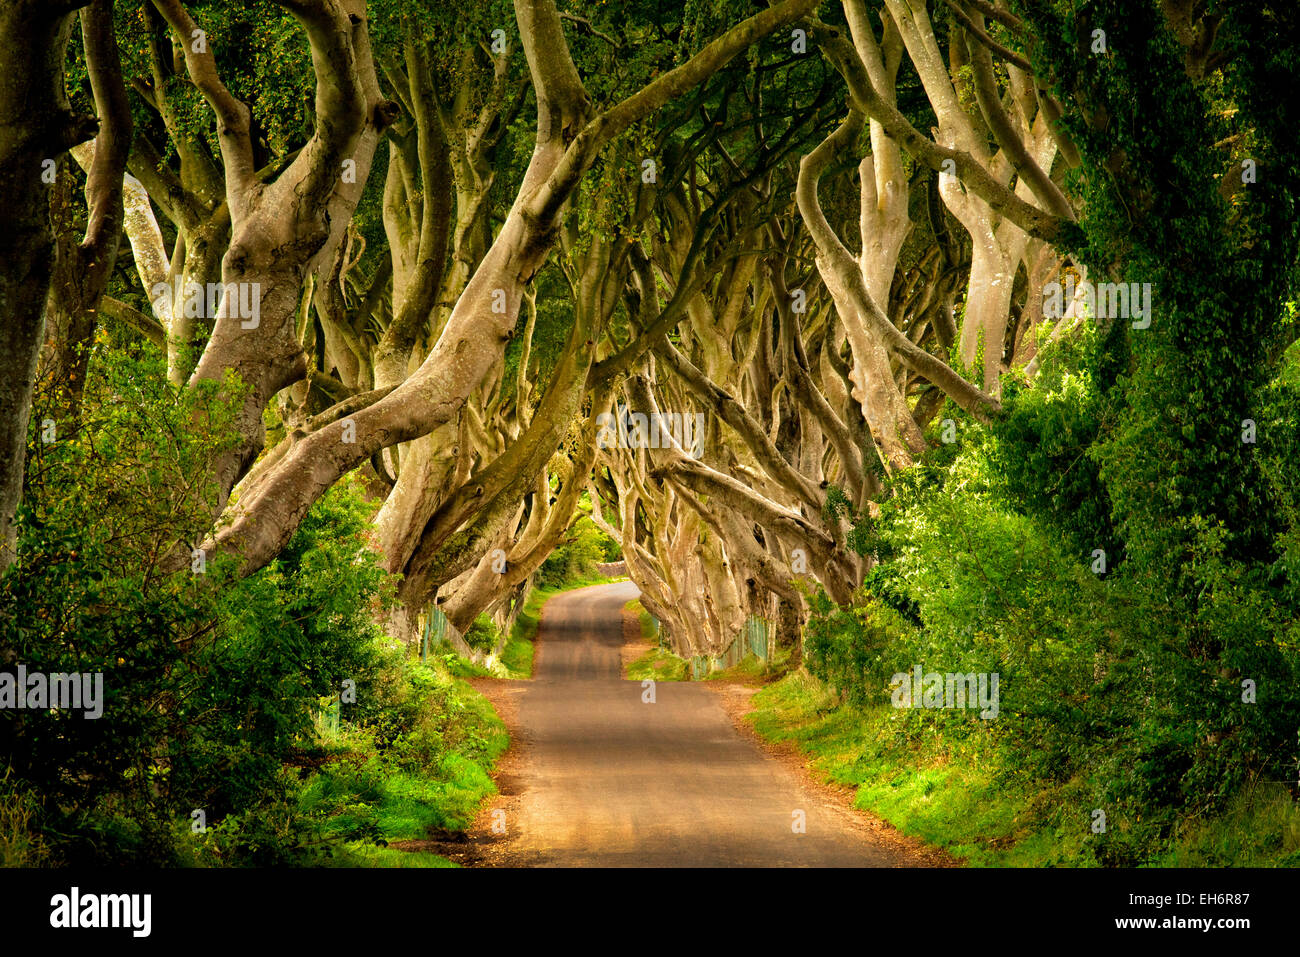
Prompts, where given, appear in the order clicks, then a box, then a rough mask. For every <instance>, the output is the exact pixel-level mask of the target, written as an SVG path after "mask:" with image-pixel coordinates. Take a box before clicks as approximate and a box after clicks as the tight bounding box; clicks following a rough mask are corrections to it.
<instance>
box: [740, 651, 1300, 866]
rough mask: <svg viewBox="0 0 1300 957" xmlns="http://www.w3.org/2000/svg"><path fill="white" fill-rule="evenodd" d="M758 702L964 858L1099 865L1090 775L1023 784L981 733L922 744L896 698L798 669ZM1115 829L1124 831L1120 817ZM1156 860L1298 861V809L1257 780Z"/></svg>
mask: <svg viewBox="0 0 1300 957" xmlns="http://www.w3.org/2000/svg"><path fill="white" fill-rule="evenodd" d="M733 670H734V669H733ZM753 703H754V711H753V712H752V713H751V714H750V715H749V716H748V720H750V721H752V722H753V723H754V726H755V728H756V729H757V730H758V732H759V733H760V734H761V735H763V736H764V737H765V738H767V739H769V740H772V741H791V742H794V743H795V744H796V745H797V746H798V747H799V748H800V749H801V750H802V751H803V752H804V753H805V754H806V755H807V756H808V758H809V764H810V765H811V766H812V767H813V768H814V769H815V770H817V771H819V772H821V773H822V774H824V775H825V776H826V778H827V779H828V780H832V781H835V782H837V783H840V784H844V785H849V786H852V787H854V788H856V797H855V804H856V805H857V807H859V808H862V809H864V810H868V811H870V812H872V813H873V814H875V815H877V816H878V817H881V818H883V819H884V820H886V821H888V822H889V823H890V824H892V825H894V826H895V827H897V828H898V829H899V830H900V831H902V832H903V833H905V834H910V835H912V836H914V837H918V838H920V839H921V840H923V841H926V842H927V843H930V844H933V845H937V846H940V847H943V848H946V849H947V850H948V851H949V852H950V853H952V854H953V855H954V856H956V857H959V858H962V859H963V860H964V861H965V862H966V863H967V864H968V865H973V866H980V867H1045V866H1066V867H1078V866H1085V867H1086V866H1095V865H1096V858H1095V856H1094V854H1093V847H1094V845H1093V844H1092V843H1091V842H1092V840H1093V835H1092V834H1091V831H1090V828H1089V826H1088V822H1089V820H1090V818H1089V813H1090V805H1091V803H1092V802H1091V801H1089V800H1088V799H1087V793H1088V791H1087V788H1086V786H1085V783H1084V782H1083V781H1081V780H1072V781H1067V782H1065V783H1060V784H1053V783H1047V784H1042V783H1024V782H1019V783H1017V781H1015V780H1013V779H1011V777H1010V776H1009V775H1007V774H1005V773H1003V771H1004V770H1005V769H1004V766H1003V764H1002V759H1001V756H1000V754H999V752H998V750H997V747H996V742H995V740H994V739H993V737H992V735H991V734H990V733H988V732H986V731H984V730H982V729H980V730H976V731H975V732H974V733H971V732H969V731H967V732H966V733H964V734H954V733H951V732H945V730H944V729H943V727H942V726H940V725H938V724H936V726H935V728H934V731H933V733H926V734H924V735H923V736H922V737H921V739H920V740H917V739H916V738H915V737H913V736H905V735H903V734H902V733H901V730H900V729H901V723H900V721H899V718H900V716H899V715H898V714H897V712H895V711H894V709H893V708H891V707H890V706H889V705H880V706H874V707H870V708H865V709H860V708H854V707H850V706H848V705H844V704H841V703H839V701H838V699H837V698H836V696H835V695H833V694H832V693H831V692H830V691H829V690H828V689H827V688H826V687H825V686H824V685H823V684H822V683H821V682H819V681H817V679H815V678H813V677H811V676H810V675H808V673H807V672H805V671H802V670H800V671H795V672H792V673H790V674H788V675H786V676H785V677H783V678H781V679H780V680H779V681H776V682H774V683H772V684H770V685H768V686H767V687H766V688H764V689H763V690H762V691H760V692H758V693H757V694H756V695H755V696H754V699H753ZM1112 826H1113V827H1114V828H1116V829H1118V831H1119V832H1120V833H1121V834H1122V833H1123V832H1124V831H1126V830H1127V824H1126V822H1124V821H1116V822H1112ZM1151 863H1152V864H1153V865H1154V866H1170V867H1225V866H1234V867H1269V866H1282V867H1295V866H1300V808H1298V807H1297V805H1296V803H1295V802H1294V801H1293V800H1292V799H1291V796H1290V794H1289V793H1288V792H1287V790H1286V789H1285V788H1284V787H1282V786H1280V785H1260V786H1258V787H1256V788H1255V789H1253V790H1250V791H1247V792H1244V793H1243V794H1241V795H1239V796H1238V797H1237V799H1236V800H1235V801H1234V802H1233V804H1232V805H1231V806H1230V807H1229V808H1228V809H1227V811H1225V813H1224V814H1222V815H1219V816H1216V817H1213V818H1204V817H1202V818H1192V819H1189V821H1188V822H1187V824H1185V825H1184V828H1183V831H1182V833H1180V834H1177V835H1173V836H1172V837H1171V840H1170V849H1169V851H1168V852H1167V853H1166V854H1165V855H1164V856H1163V857H1161V858H1159V859H1157V860H1155V861H1152V862H1151Z"/></svg>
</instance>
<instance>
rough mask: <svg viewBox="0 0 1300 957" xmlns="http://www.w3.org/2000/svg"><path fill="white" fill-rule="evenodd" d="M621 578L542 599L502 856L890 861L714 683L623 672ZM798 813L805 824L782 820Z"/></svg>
mask: <svg viewBox="0 0 1300 957" xmlns="http://www.w3.org/2000/svg"><path fill="white" fill-rule="evenodd" d="M637 594H638V592H637V589H636V586H635V585H633V584H630V583H618V584H613V585H598V586H595V587H592V588H584V589H580V590H578V591H572V592H565V593H563V594H560V595H557V596H555V597H554V598H552V599H551V600H550V601H549V602H548V603H547V605H546V610H545V615H544V617H543V622H542V626H541V628H540V630H539V632H538V642H537V660H536V667H535V672H534V675H535V676H534V678H533V680H532V681H531V682H529V683H528V687H527V690H526V691H524V692H523V694H522V696H521V698H520V699H519V707H518V722H519V725H520V730H521V731H522V735H523V738H524V740H525V742H526V744H525V746H524V750H523V753H522V755H521V759H520V762H519V767H518V771H517V775H516V787H517V789H518V802H517V808H516V810H515V811H514V817H515V818H516V819H515V820H513V821H510V822H509V837H508V838H507V839H506V841H505V842H504V843H505V844H506V845H507V847H508V852H507V856H506V859H507V860H508V861H509V862H510V863H512V864H516V865H521V866H529V865H543V866H545V865H552V866H579V865H583V866H607V867H609V866H613V867H618V866H630V867H672V866H693V867H709V866H750V867H762V866H773V867H776V866H826V867H853V866H878V867H879V866H883V867H890V866H900V865H905V864H907V863H909V861H907V860H906V859H905V858H904V855H902V854H900V853H899V852H898V851H897V850H895V849H894V848H892V847H888V846H884V845H881V844H878V843H876V842H875V841H873V840H872V838H871V835H870V834H869V833H864V832H863V830H862V829H861V828H860V827H855V825H854V822H853V821H852V820H850V819H849V818H850V817H851V812H849V811H846V810H845V809H843V808H841V807H838V806H835V805H833V804H831V803H828V802H827V801H826V799H825V798H824V797H818V796H816V795H815V794H812V793H809V791H808V790H807V789H805V788H804V787H803V786H802V785H801V784H800V782H799V780H798V778H797V776H796V775H795V774H794V773H793V772H792V771H791V770H789V769H788V768H786V767H785V766H784V765H783V764H782V763H781V762H780V761H778V760H777V759H775V758H772V757H770V756H768V755H766V754H764V753H763V752H762V751H761V750H760V749H759V747H758V746H757V745H756V744H755V743H754V742H753V741H751V740H749V739H748V738H746V737H744V736H742V735H741V734H740V733H739V732H738V731H737V730H736V728H735V727H734V726H733V724H732V722H731V719H730V718H729V717H728V716H727V714H726V712H725V711H724V710H723V709H722V707H721V705H720V704H719V702H718V700H717V697H716V694H715V692H714V691H713V690H712V689H710V688H708V687H706V686H704V685H701V684H698V683H691V682H659V683H658V684H657V685H656V686H655V689H654V690H655V702H654V703H653V704H650V703H645V702H643V700H642V697H643V691H642V685H641V683H640V682H639V681H624V680H622V678H621V670H622V669H621V661H620V651H619V649H620V646H621V645H622V643H623V627H622V617H621V610H622V606H623V605H624V604H625V603H626V602H628V601H630V600H631V599H633V598H635V597H637ZM796 812H802V815H803V817H804V819H805V821H806V832H805V833H796V831H795V827H794V823H795V821H796V820H797V819H798V817H799V815H797V814H796Z"/></svg>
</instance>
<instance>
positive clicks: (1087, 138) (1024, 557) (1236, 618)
mask: <svg viewBox="0 0 1300 957" xmlns="http://www.w3.org/2000/svg"><path fill="white" fill-rule="evenodd" d="M1288 6H1289V4H1287V3H1283V2H1273V0H1209V2H1200V0H1140V2H1134V0H942V2H928V3H927V2H925V0H821V2H817V0H774V2H771V3H766V2H752V0H700V2H695V0H692V2H684V0H656V2H653V3H637V4H622V3H617V2H613V0H559V2H557V0H514V2H513V3H509V2H506V0H476V2H472V3H469V2H467V3H442V2H437V0H432V2H430V0H400V2H399V0H371V2H369V3H366V2H364V0H245V2H239V3H217V2H208V0H191V2H184V3H183V2H181V0H152V2H145V0H10V2H7V3H5V4H4V5H3V8H2V9H0V47H2V49H3V61H4V63H5V64H6V66H7V69H6V71H5V76H4V77H3V78H0V223H2V225H3V231H2V233H0V330H2V331H0V573H2V577H0V665H3V666H4V667H5V668H6V669H7V670H8V672H13V671H14V669H15V668H16V667H17V666H18V665H19V664H22V665H23V666H24V667H26V668H28V669H31V670H39V671H42V672H45V673H71V672H86V673H89V672H96V673H102V674H103V675H104V692H103V708H104V715H103V717H102V718H101V719H100V720H96V721H83V720H81V718H80V717H79V716H74V715H70V714H67V713H59V712H47V713H38V712H36V711H32V710H27V711H23V710H10V711H6V712H5V713H3V714H2V715H0V760H2V761H3V763H4V766H3V768H0V803H4V804H5V805H6V806H7V807H8V808H9V810H8V811H7V812H5V814H4V815H0V848H3V849H7V850H6V851H5V853H6V854H7V855H8V856H9V860H10V861H12V862H19V863H22V862H33V861H35V862H40V861H45V860H52V861H68V860H71V861H76V860H125V859H139V860H147V861H155V862H157V861H162V862H177V861H193V860H197V859H198V858H193V857H187V856H186V855H187V854H190V853H191V852H189V851H186V850H185V846H186V842H187V841H189V840H191V838H193V836H194V832H193V831H192V829H191V827H190V823H191V816H192V814H193V813H197V812H195V811H194V809H205V811H204V819H205V820H206V821H207V822H208V823H209V824H212V825H216V824H218V823H221V824H222V826H223V827H225V828H226V829H227V830H226V833H227V834H228V837H227V838H226V840H225V843H224V844H221V843H220V842H218V844H219V846H218V847H217V849H216V850H212V849H211V848H209V851H210V854H209V857H208V858H202V859H203V860H211V861H214V862H217V863H229V862H240V861H244V860H252V861H262V862H265V861H266V860H274V859H275V858H274V856H273V855H272V856H270V857H268V856H267V855H268V853H269V852H266V848H268V847H275V846H278V845H277V843H276V842H277V841H279V840H281V838H283V834H284V833H286V832H287V830H292V829H293V827H296V826H297V825H296V824H294V823H293V821H292V820H290V819H294V820H296V818H295V814H296V813H297V812H296V811H294V810H293V809H294V808H298V807H300V806H301V795H300V794H298V795H296V796H295V794H296V792H294V788H295V787H297V786H298V785H296V784H295V783H294V782H295V781H296V780H297V778H295V776H294V773H293V768H292V765H293V756H294V755H295V754H297V753H298V752H299V750H300V746H301V741H302V740H303V738H304V735H307V734H308V732H309V730H310V728H311V727H312V722H313V721H314V720H316V717H315V715H316V709H317V706H318V703H319V700H320V698H321V697H322V696H326V695H330V694H335V693H337V690H338V688H339V687H340V685H341V684H348V683H350V687H352V688H353V690H354V691H355V697H354V698H352V699H351V700H349V699H348V698H346V697H345V698H344V699H343V700H344V701H345V702H347V703H345V704H344V705H343V708H344V715H345V718H346V719H347V720H351V721H355V722H359V723H363V724H366V723H368V724H369V725H370V726H371V727H373V728H377V729H379V730H378V731H376V734H377V735H378V736H379V739H380V740H383V737H384V735H385V734H389V733H390V731H391V733H392V735H394V736H400V735H399V732H400V734H406V735H407V736H408V737H409V728H407V727H406V725H403V724H402V722H406V723H407V724H408V725H409V724H410V722H412V721H415V720H416V719H415V718H413V717H411V715H413V714H414V713H415V711H416V710H418V709H424V711H422V712H421V713H425V711H427V710H428V708H429V707H432V709H433V711H435V712H437V711H438V709H439V708H440V707H441V708H442V710H443V711H444V712H446V711H448V710H449V709H451V710H454V704H455V703H454V702H452V701H446V702H443V703H442V704H441V705H440V704H439V701H440V700H441V699H439V698H438V695H440V694H447V693H448V692H445V689H443V687H442V686H441V685H438V686H437V687H425V686H423V685H421V684H420V683H419V682H418V681H416V680H415V679H412V678H410V677H409V676H408V677H407V678H404V679H403V682H405V683H402V682H397V683H395V680H394V679H392V677H391V676H392V674H394V672H393V670H392V667H391V666H392V660H391V659H393V658H394V656H396V657H402V656H405V657H408V658H409V657H411V656H412V655H416V656H418V654H419V650H418V649H419V646H420V645H421V640H422V639H421V635H422V632H423V631H424V630H425V629H427V626H428V621H429V617H430V615H431V610H432V609H434V608H437V609H438V613H439V614H440V615H441V616H442V617H443V618H445V621H446V622H447V623H448V625H449V626H450V627H452V628H454V629H456V630H457V631H458V632H460V633H466V634H468V633H471V632H472V631H473V629H474V628H475V627H476V623H481V622H483V621H485V620H490V621H491V622H493V623H494V627H496V628H498V629H501V630H503V631H504V630H508V629H509V627H510V625H511V623H512V622H513V621H514V619H515V618H516V617H517V616H518V614H519V612H520V609H521V607H522V606H523V604H524V600H525V598H526V597H527V595H528V592H529V589H530V588H532V587H533V586H534V585H535V584H537V582H538V576H539V575H545V574H546V571H547V569H548V567H550V568H551V569H552V570H553V569H554V567H555V563H556V562H557V555H562V554H564V550H565V549H569V550H570V551H572V550H573V549H575V548H586V549H587V550H588V551H589V552H592V553H593V557H594V558H596V559H598V560H606V559H615V558H621V559H622V560H623V561H624V562H625V563H626V569H627V574H628V576H629V577H630V578H631V579H632V581H633V582H635V584H636V585H637V586H638V587H639V589H640V591H641V593H642V597H641V602H642V604H643V605H644V607H645V609H646V610H647V611H648V612H649V613H651V614H652V615H653V616H654V617H655V618H657V619H658V621H659V622H660V627H661V629H662V634H663V636H664V640H665V642H666V643H667V644H668V645H669V646H670V648H671V649H672V651H673V652H675V653H676V654H677V655H680V656H681V657H683V658H701V657H703V658H709V659H714V658H717V657H719V656H722V655H724V654H725V653H726V652H727V650H728V649H729V648H730V647H731V645H732V643H733V642H734V641H736V640H737V637H738V636H739V635H741V634H742V633H743V631H744V629H745V627H746V622H747V621H750V620H752V619H755V618H759V619H763V620H765V621H766V622H768V623H770V628H771V630H772V633H773V635H774V636H775V644H776V646H777V647H779V648H782V649H785V650H786V651H787V652H788V653H789V655H790V656H791V659H792V666H798V667H802V668H805V669H806V670H807V671H808V672H809V673H810V674H811V675H813V676H815V677H816V678H817V679H818V680H819V681H822V682H825V683H826V684H827V686H828V687H831V688H833V689H834V690H835V693H836V694H837V695H839V696H840V698H841V699H842V700H843V701H845V702H846V703H848V704H850V705H862V706H866V705H868V704H870V703H872V702H879V701H887V700H888V698H889V679H890V675H891V674H894V673H896V672H900V671H902V672H906V671H908V670H910V668H911V667H912V663H914V662H924V663H926V667H927V668H933V669H937V670H939V671H957V672H998V673H1000V675H1001V689H1002V692H1001V693H1002V706H1001V710H1002V715H1001V717H1000V718H999V721H998V722H995V723H991V724H988V725H981V724H980V722H979V721H978V720H976V721H975V722H974V724H973V725H972V727H973V730H972V731H970V733H971V734H977V733H978V734H987V735H993V736H996V738H997V746H998V747H999V748H1002V749H1004V750H1005V751H1006V753H1007V754H1008V755H1011V756H1012V757H1011V759H1009V761H1008V767H1009V768H1011V769H1012V771H1011V772H1009V773H1016V774H1024V775H1038V776H1041V777H1047V778H1051V779H1054V780H1059V781H1071V780H1084V781H1086V785H1084V787H1085V788H1086V789H1087V790H1088V793H1087V794H1085V795H1084V796H1082V797H1081V798H1080V801H1081V802H1082V803H1081V806H1086V807H1109V808H1114V809H1117V810H1116V811H1115V812H1113V813H1116V814H1121V813H1127V812H1131V816H1132V817H1133V818H1134V819H1135V820H1136V821H1140V822H1141V823H1140V824H1135V825H1134V826H1133V828H1131V829H1128V830H1126V831H1124V832H1120V831H1118V830H1116V831H1114V832H1112V833H1111V834H1110V835H1107V839H1106V841H1105V842H1102V844H1101V845H1100V846H1099V849H1098V850H1097V851H1096V858H1095V859H1096V860H1097V861H1099V862H1101V863H1135V862H1140V861H1142V860H1144V859H1146V857H1145V856H1146V855H1148V854H1150V853H1151V852H1152V849H1153V848H1157V847H1159V846H1161V842H1162V841H1166V840H1167V839H1168V838H1169V836H1170V834H1171V833H1172V832H1173V831H1174V830H1176V828H1177V822H1178V821H1179V820H1181V819H1182V818H1183V817H1184V816H1185V815H1187V814H1188V813H1189V812H1195V813H1201V812H1205V813H1210V812H1214V811H1217V810H1220V809H1222V808H1223V807H1225V806H1227V804H1228V802H1230V801H1231V800H1232V798H1233V797H1234V795H1236V794H1237V793H1238V792H1240V791H1241V790H1242V789H1243V788H1244V787H1246V786H1247V785H1248V784H1250V783H1251V782H1255V781H1270V782H1277V783H1278V785H1279V786H1280V787H1283V788H1289V789H1290V791H1289V793H1290V794H1291V796H1292V798H1294V796H1295V791H1296V784H1295V780H1296V778H1297V757H1298V753H1300V738H1298V733H1300V618H1298V617H1297V612H1298V610H1300V590H1298V584H1300V574H1298V573H1300V511H1298V510H1300V483H1297V480H1296V475H1297V463H1298V461H1300V347H1298V346H1296V341H1297V339H1298V338H1300V309H1298V307H1297V291H1296V278H1297V264H1298V263H1300V256H1298V251H1300V250H1298V245H1300V214H1298V211H1297V209H1296V198H1297V197H1298V196H1300V112H1298V110H1297V104H1300V101H1296V100H1294V99H1286V98H1282V97H1280V95H1279V93H1278V91H1280V90H1287V89H1289V88H1291V87H1293V86H1294V83H1295V75H1296V73H1297V70H1300V46H1298V45H1297V44H1298V42H1300V38H1298V37H1297V29H1298V28H1297V24H1296V20H1295V15H1294V11H1293V10H1288V9H1287V8H1288ZM593 542H595V543H596V544H594V545H593V544H592V543H593ZM597 553H598V554H597ZM548 563H549V566H548ZM484 616H486V619H485V617H484ZM430 701H432V705H430ZM2 703H3V700H2V699H0V704H2ZM10 707H12V705H10ZM420 720H424V719H420ZM438 720H441V721H443V722H444V724H442V725H439V728H440V730H439V733H440V734H444V736H449V735H453V733H458V732H456V729H457V728H458V727H459V725H456V724H455V721H453V720H452V719H451V718H447V717H446V716H445V715H444V717H443V718H440V719H438ZM916 720H917V721H920V720H921V719H920V718H917V719H916ZM936 720H937V719H936ZM944 720H949V719H948V718H945V719H944ZM953 720H955V719H953ZM390 726H391V727H390ZM386 729H387V730H386ZM393 729H397V730H393ZM440 740H441V739H440ZM1288 782H1289V783H1288ZM295 802H297V803H295ZM277 809H279V810H277ZM280 811H283V814H282V815H281V816H279V817H277V814H279V813H280ZM286 822H287V823H286ZM218 833H220V831H218ZM1295 839H1296V840H1300V835H1296V836H1295ZM211 843H212V842H211V841H210V842H209V844H211ZM309 844H310V841H309V840H307V839H305V838H303V839H301V840H299V844H297V845H295V848H296V849H295V851H294V853H304V852H303V851H302V848H303V847H306V846H308V845H309ZM1293 850H1294V848H1293ZM259 855H260V856H259ZM295 859H297V858H295Z"/></svg>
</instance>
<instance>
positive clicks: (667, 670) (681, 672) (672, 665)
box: [623, 598, 691, 681]
mask: <svg viewBox="0 0 1300 957" xmlns="http://www.w3.org/2000/svg"><path fill="white" fill-rule="evenodd" d="M623 607H624V608H625V609H626V610H628V611H631V612H634V613H635V614H636V616H637V620H638V621H639V622H640V625H641V639H642V640H643V641H649V642H654V643H655V647H653V648H651V649H650V650H649V651H647V652H646V653H645V654H643V655H642V656H641V657H640V658H638V659H636V661H632V662H629V663H628V666H627V679H628V680H629V681H645V680H647V679H650V680H653V681H689V680H690V674H691V663H690V662H689V661H687V660H686V659H685V658H679V657H677V656H676V655H675V654H673V653H672V652H671V651H669V650H668V649H667V648H661V647H659V646H658V642H659V632H658V629H656V628H655V622H654V618H653V616H651V614H650V613H649V612H648V611H646V610H645V608H644V607H643V606H642V605H641V602H640V601H639V600H637V599H635V598H634V599H632V600H631V601H630V602H628V603H627V604H626V605H624V606H623Z"/></svg>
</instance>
